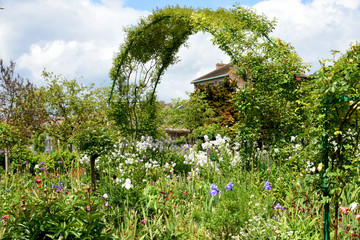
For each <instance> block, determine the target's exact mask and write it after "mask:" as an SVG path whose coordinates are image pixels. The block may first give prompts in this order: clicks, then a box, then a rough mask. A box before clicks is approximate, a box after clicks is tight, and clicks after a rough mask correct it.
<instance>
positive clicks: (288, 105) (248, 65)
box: [235, 39, 307, 147]
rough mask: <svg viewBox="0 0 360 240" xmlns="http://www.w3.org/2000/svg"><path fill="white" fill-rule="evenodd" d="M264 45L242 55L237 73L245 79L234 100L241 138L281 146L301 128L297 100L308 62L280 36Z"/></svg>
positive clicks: (301, 120) (249, 141)
mask: <svg viewBox="0 0 360 240" xmlns="http://www.w3.org/2000/svg"><path fill="white" fill-rule="evenodd" d="M261 46H262V50H261V51H260V52H254V53H249V54H248V55H246V56H243V57H242V60H241V64H242V67H241V68H240V67H239V72H238V74H239V75H240V76H243V79H245V80H246V82H245V89H244V90H243V91H239V92H237V94H236V100H235V101H236V109H237V110H238V111H239V115H240V118H241V119H242V121H239V122H238V124H237V127H238V130H239V131H240V132H239V135H238V139H239V141H241V142H243V143H244V144H245V142H246V143H250V145H253V144H252V143H251V142H255V141H257V142H258V144H260V145H262V147H270V146H275V145H276V146H277V147H281V146H282V144H286V143H287V142H289V140H290V137H291V136H294V135H297V134H298V133H299V132H301V131H302V123H303V122H304V119H303V114H302V113H301V112H300V110H299V109H300V108H299V104H298V100H299V99H300V85H301V82H302V81H304V79H303V78H300V75H301V74H302V73H304V72H305V71H306V69H307V64H305V63H304V62H303V61H302V59H301V58H300V57H299V56H298V55H297V53H296V52H295V50H294V48H293V47H292V46H291V45H290V44H287V43H285V42H283V41H281V40H278V39H276V40H275V41H274V42H273V43H272V42H269V41H267V42H263V43H261ZM245 145H246V144H245ZM256 147H258V146H256Z"/></svg>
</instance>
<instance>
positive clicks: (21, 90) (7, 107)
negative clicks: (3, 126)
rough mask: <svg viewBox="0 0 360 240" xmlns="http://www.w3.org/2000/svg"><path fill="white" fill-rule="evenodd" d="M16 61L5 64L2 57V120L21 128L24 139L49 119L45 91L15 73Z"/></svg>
mask: <svg viewBox="0 0 360 240" xmlns="http://www.w3.org/2000/svg"><path fill="white" fill-rule="evenodd" d="M14 72H15V63H14V62H12V61H10V65H9V66H5V65H4V62H3V60H2V59H0V102H1V105H0V122H5V123H7V124H9V125H11V126H13V127H15V128H16V129H19V134H20V137H21V139H22V140H23V141H27V140H28V139H29V138H31V136H32V134H33V132H34V131H37V130H39V129H41V128H42V127H43V125H42V124H43V123H44V122H45V121H46V119H47V115H46V111H45V106H44V104H43V100H44V96H43V93H42V92H41V91H40V90H39V89H37V88H36V87H35V86H34V85H33V84H32V83H31V82H30V81H29V80H27V79H26V80H25V79H23V78H22V77H21V76H20V75H18V74H17V75H16V74H15V73H14Z"/></svg>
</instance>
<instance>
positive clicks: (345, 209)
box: [340, 206, 349, 215]
mask: <svg viewBox="0 0 360 240" xmlns="http://www.w3.org/2000/svg"><path fill="white" fill-rule="evenodd" d="M340 212H342V213H344V214H346V215H347V214H348V213H349V208H347V207H344V206H340Z"/></svg>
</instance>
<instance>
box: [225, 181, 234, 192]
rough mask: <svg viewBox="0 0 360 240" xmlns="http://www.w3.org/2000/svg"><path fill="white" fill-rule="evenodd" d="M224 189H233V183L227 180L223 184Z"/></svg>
mask: <svg viewBox="0 0 360 240" xmlns="http://www.w3.org/2000/svg"><path fill="white" fill-rule="evenodd" d="M225 190H227V191H229V190H231V191H232V190H233V183H232V182H229V183H228V184H227V185H226V186H225Z"/></svg>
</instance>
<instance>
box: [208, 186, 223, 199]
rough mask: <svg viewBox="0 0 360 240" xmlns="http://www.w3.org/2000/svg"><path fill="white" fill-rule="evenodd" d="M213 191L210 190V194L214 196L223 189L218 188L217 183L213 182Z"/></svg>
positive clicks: (211, 187)
mask: <svg viewBox="0 0 360 240" xmlns="http://www.w3.org/2000/svg"><path fill="white" fill-rule="evenodd" d="M210 189H211V191H210V192H209V194H210V195H211V196H213V197H215V196H216V194H219V195H220V194H221V191H220V190H219V189H218V187H217V186H216V184H211V186H210Z"/></svg>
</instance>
